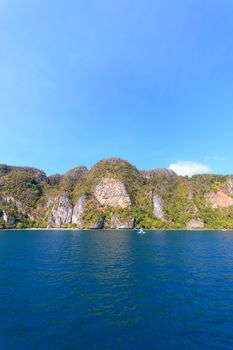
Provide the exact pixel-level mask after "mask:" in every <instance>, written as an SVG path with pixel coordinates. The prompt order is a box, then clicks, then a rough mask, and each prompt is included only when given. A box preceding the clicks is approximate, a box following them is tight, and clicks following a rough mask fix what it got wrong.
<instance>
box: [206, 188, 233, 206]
mask: <svg viewBox="0 0 233 350" xmlns="http://www.w3.org/2000/svg"><path fill="white" fill-rule="evenodd" d="M207 199H208V200H209V202H210V203H211V206H212V208H213V209H217V208H228V207H230V206H231V205H233V198H232V197H231V196H229V195H227V194H226V193H225V192H223V191H221V190H219V191H217V192H216V193H215V192H212V193H210V194H209V195H208V196H207Z"/></svg>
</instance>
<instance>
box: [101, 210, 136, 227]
mask: <svg viewBox="0 0 233 350" xmlns="http://www.w3.org/2000/svg"><path fill="white" fill-rule="evenodd" d="M134 223H135V220H134V218H133V217H132V216H129V217H128V218H120V217H119V216H118V215H117V214H113V213H112V214H111V216H110V218H109V219H108V220H107V221H106V223H105V227H107V228H112V229H127V228H128V229H131V228H134Z"/></svg>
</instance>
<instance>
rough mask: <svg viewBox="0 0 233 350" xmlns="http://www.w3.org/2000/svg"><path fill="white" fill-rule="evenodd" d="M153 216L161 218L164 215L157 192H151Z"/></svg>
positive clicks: (161, 202)
mask: <svg viewBox="0 0 233 350" xmlns="http://www.w3.org/2000/svg"><path fill="white" fill-rule="evenodd" d="M153 205H154V216H155V217H156V218H157V219H162V218H163V216H164V211H163V200H162V198H161V197H160V196H159V195H158V194H153Z"/></svg>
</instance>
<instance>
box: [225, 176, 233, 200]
mask: <svg viewBox="0 0 233 350" xmlns="http://www.w3.org/2000/svg"><path fill="white" fill-rule="evenodd" d="M226 190H227V192H228V193H229V194H230V195H231V196H233V175H229V176H227V180H226Z"/></svg>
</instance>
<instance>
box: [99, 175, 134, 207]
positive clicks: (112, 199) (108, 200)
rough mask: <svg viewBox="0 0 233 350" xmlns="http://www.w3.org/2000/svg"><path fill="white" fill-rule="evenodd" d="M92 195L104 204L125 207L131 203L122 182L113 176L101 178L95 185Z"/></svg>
mask: <svg viewBox="0 0 233 350" xmlns="http://www.w3.org/2000/svg"><path fill="white" fill-rule="evenodd" d="M94 196H95V198H96V199H97V201H98V202H99V203H100V204H101V205H104V206H111V207H121V208H127V207H129V206H130V205H131V201H130V197H129V195H128V193H127V192H126V189H125V186H124V184H123V183H122V182H121V181H119V180H117V179H114V178H106V179H103V180H102V181H101V182H100V183H99V184H98V185H97V186H96V188H95V190H94Z"/></svg>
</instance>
